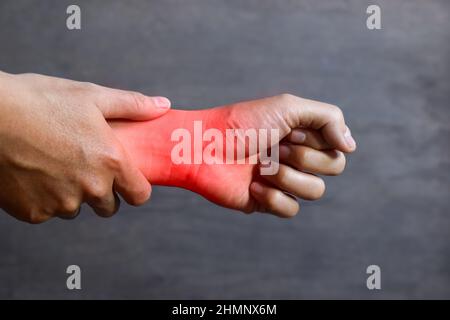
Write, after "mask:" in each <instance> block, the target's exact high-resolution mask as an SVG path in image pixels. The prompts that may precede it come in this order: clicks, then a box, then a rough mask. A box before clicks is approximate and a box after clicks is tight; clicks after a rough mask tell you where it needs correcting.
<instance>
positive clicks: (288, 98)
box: [277, 93, 298, 103]
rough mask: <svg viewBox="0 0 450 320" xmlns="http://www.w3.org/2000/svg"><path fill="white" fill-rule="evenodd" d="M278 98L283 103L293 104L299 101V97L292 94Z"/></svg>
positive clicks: (280, 95) (284, 94)
mask: <svg viewBox="0 0 450 320" xmlns="http://www.w3.org/2000/svg"><path fill="white" fill-rule="evenodd" d="M277 98H278V99H279V100H280V101H282V102H286V103H288V102H292V101H296V100H298V97H297V96H295V95H293V94H291V93H282V94H279V95H278V96H277Z"/></svg>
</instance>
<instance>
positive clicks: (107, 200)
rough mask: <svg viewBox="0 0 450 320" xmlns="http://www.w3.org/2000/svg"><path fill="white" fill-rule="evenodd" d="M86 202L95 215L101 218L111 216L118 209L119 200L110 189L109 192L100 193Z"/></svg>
mask: <svg viewBox="0 0 450 320" xmlns="http://www.w3.org/2000/svg"><path fill="white" fill-rule="evenodd" d="M86 202H87V204H89V206H91V208H92V209H93V210H94V211H95V213H96V214H97V215H99V216H100V217H103V218H109V217H111V216H113V215H114V214H115V213H116V212H117V210H119V207H120V199H119V197H118V196H117V194H116V193H115V192H113V190H112V187H111V190H108V191H105V192H100V193H99V194H97V195H96V196H93V197H90V198H88V199H87V200H86Z"/></svg>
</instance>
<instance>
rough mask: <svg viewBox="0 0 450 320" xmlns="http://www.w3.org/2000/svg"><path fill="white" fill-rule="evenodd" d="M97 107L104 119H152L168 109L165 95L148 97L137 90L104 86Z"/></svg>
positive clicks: (168, 101) (168, 104) (168, 105)
mask: <svg viewBox="0 0 450 320" xmlns="http://www.w3.org/2000/svg"><path fill="white" fill-rule="evenodd" d="M96 105H97V107H98V108H99V109H100V111H101V112H102V114H103V116H104V117H105V119H127V120H153V119H155V118H159V117H160V116H162V115H164V114H165V113H166V112H167V111H169V109H170V100H169V99H167V98H165V97H148V96H146V95H143V94H142V93H139V92H134V91H125V90H117V89H110V88H104V89H103V90H102V92H101V94H99V95H98V99H97V103H96Z"/></svg>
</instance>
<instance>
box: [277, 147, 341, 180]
mask: <svg viewBox="0 0 450 320" xmlns="http://www.w3.org/2000/svg"><path fill="white" fill-rule="evenodd" d="M280 161H281V162H282V163H285V164H288V165H290V166H292V167H294V168H296V169H297V170H301V171H306V172H310V173H314V174H323V175H329V176H334V175H339V174H341V173H342V171H344V168H345V156H344V154H343V153H342V152H340V151H337V150H322V151H319V150H315V149H312V148H310V147H306V146H301V145H294V144H284V145H280Z"/></svg>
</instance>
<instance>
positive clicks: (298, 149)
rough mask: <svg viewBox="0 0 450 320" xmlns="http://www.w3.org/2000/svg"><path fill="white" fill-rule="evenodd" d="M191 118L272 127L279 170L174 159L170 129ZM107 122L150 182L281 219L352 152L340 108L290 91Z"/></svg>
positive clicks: (316, 193) (319, 191) (317, 191)
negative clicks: (149, 118)
mask: <svg viewBox="0 0 450 320" xmlns="http://www.w3.org/2000/svg"><path fill="white" fill-rule="evenodd" d="M195 121H202V123H203V127H204V128H203V129H204V130H203V131H205V130H207V129H209V128H216V129H219V130H220V131H221V132H225V130H227V129H252V128H253V129H278V130H279V135H280V140H279V141H276V143H278V142H279V143H280V145H281V147H280V166H279V170H278V173H277V174H275V175H266V176H262V175H260V173H259V170H258V165H257V164H251V163H247V164H206V163H202V164H174V163H173V162H172V161H171V151H172V150H173V148H174V145H175V144H177V142H172V141H171V134H172V132H174V130H177V129H179V128H186V129H187V130H188V131H190V132H192V131H193V124H194V122H195ZM110 125H111V126H112V127H113V129H114V132H115V134H116V135H117V137H118V138H119V139H120V140H121V141H122V143H123V145H124V147H125V148H126V149H127V150H128V152H129V154H130V155H131V157H132V158H133V159H134V160H135V161H136V163H137V164H138V166H139V167H140V168H141V170H142V172H143V173H144V175H145V176H146V177H147V178H148V179H149V180H150V181H151V182H152V183H153V184H160V185H169V186H177V187H182V188H186V189H189V190H192V191H194V192H197V193H199V194H201V195H203V196H204V197H205V198H207V199H209V200H211V201H212V202H214V203H216V204H219V205H221V206H224V207H227V208H232V209H236V210H240V211H244V212H248V213H250V212H254V211H265V212H270V213H273V214H275V215H277V216H280V217H292V216H294V215H295V214H296V213H297V212H298V210H299V205H298V203H297V201H296V200H295V198H293V196H295V197H299V198H302V199H308V200H316V199H319V198H320V197H321V196H322V195H323V193H324V191H325V183H324V181H323V180H322V179H321V178H319V177H318V176H316V174H321V175H338V174H340V173H341V172H342V171H343V170H344V167H345V156H344V152H345V153H350V152H353V151H354V150H355V149H356V143H355V141H354V140H353V138H352V137H351V134H350V130H349V129H348V127H347V126H346V125H345V121H344V117H343V114H342V112H341V110H340V109H339V108H338V107H336V106H332V105H329V104H326V103H321V102H317V101H312V100H307V99H302V98H299V97H296V96H293V95H290V94H283V95H280V96H276V97H271V98H266V99H260V100H254V101H245V102H240V103H236V104H233V105H229V106H224V107H218V108H213V109H207V110H198V111H181V110H171V111H170V112H168V113H167V114H166V115H165V116H163V117H161V118H158V119H156V120H153V121H144V122H124V121H111V122H110ZM150 137H151V139H150ZM203 146H204V144H203ZM288 193H289V194H290V195H288Z"/></svg>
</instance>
